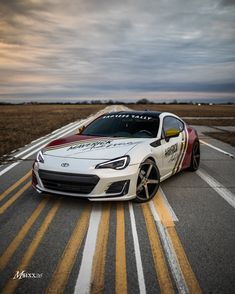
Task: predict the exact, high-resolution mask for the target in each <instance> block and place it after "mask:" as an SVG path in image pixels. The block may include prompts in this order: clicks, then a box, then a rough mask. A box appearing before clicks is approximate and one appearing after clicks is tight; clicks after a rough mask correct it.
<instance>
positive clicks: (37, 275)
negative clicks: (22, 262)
mask: <svg viewBox="0 0 235 294" xmlns="http://www.w3.org/2000/svg"><path fill="white" fill-rule="evenodd" d="M42 276H43V273H28V272H26V271H25V270H23V271H21V272H20V271H17V272H16V273H15V275H14V277H13V280H16V279H18V280H22V279H41V278H42Z"/></svg>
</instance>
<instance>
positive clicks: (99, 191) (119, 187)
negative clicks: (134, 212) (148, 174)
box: [33, 162, 139, 201]
mask: <svg viewBox="0 0 235 294" xmlns="http://www.w3.org/2000/svg"><path fill="white" fill-rule="evenodd" d="M138 170H139V165H129V166H128V167H126V168H125V169H123V170H112V169H95V168H89V169H86V170H84V169H81V168H80V169H78V172H77V173H75V172H74V169H73V170H66V172H65V171H64V169H63V168H57V169H52V167H51V166H46V165H45V164H41V163H38V162H36V163H35V164H34V167H33V187H34V188H35V189H36V190H37V191H38V192H44V193H52V194H58V195H65V196H75V197H81V198H88V199H89V200H91V201H107V200H109V201H120V200H130V199H133V198H135V197H136V183H137V177H138ZM48 175H49V176H48ZM48 179H49V181H48ZM51 179H52V181H51ZM79 181H80V182H79Z"/></svg>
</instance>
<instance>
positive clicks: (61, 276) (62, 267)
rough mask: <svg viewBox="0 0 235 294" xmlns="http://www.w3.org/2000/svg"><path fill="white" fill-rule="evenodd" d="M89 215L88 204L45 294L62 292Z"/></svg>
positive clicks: (85, 229)
mask: <svg viewBox="0 0 235 294" xmlns="http://www.w3.org/2000/svg"><path fill="white" fill-rule="evenodd" d="M90 213H91V205H89V204H88V205H87V206H86V207H85V209H84V211H83V212H82V214H81V216H80V218H79V219H78V221H77V224H76V226H75V228H74V230H73V233H72V235H71V237H70V239H69V241H68V243H67V245H66V247H65V249H64V252H63V254H62V256H61V258H60V260H59V263H58V264H57V267H56V270H55V272H54V274H53V276H52V278H51V281H50V283H49V286H48V288H47V292H46V293H57V294H59V293H63V292H64V289H65V286H66V283H67V280H68V278H69V275H70V272H71V270H72V268H73V265H74V263H75V261H76V257H77V254H78V252H79V249H80V247H81V244H82V241H83V239H84V237H85V234H86V231H87V227H88V223H89V218H90Z"/></svg>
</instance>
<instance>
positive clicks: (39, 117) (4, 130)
mask: <svg viewBox="0 0 235 294" xmlns="http://www.w3.org/2000/svg"><path fill="white" fill-rule="evenodd" d="M103 107H104V106H103V105H1V107H0V156H2V155H3V154H6V153H9V152H10V151H11V150H13V149H17V148H19V147H22V146H24V145H25V144H28V143H30V142H31V141H33V140H35V139H37V138H39V137H41V136H44V135H46V134H48V133H50V132H52V131H54V130H56V129H58V128H60V127H62V126H64V125H66V124H68V123H70V122H73V121H76V120H78V119H82V118H86V117H87V116H88V115H90V114H92V113H96V112H97V111H99V110H100V109H102V108H103Z"/></svg>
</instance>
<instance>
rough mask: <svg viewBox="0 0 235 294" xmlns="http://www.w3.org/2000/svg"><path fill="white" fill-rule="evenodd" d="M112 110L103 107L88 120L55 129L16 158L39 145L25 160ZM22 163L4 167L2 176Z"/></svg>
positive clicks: (24, 157) (0, 173)
mask: <svg viewBox="0 0 235 294" xmlns="http://www.w3.org/2000/svg"><path fill="white" fill-rule="evenodd" d="M110 111H112V107H109V106H107V107H105V108H104V109H102V110H101V111H99V112H97V113H96V114H94V115H91V116H89V117H88V118H87V119H86V120H80V121H78V122H74V123H72V125H71V124H69V125H67V127H63V128H61V129H58V132H57V130H56V131H55V132H56V133H55V134H51V136H49V137H47V138H45V139H43V140H40V141H39V142H38V143H36V144H33V146H31V147H29V148H27V149H26V150H23V151H22V152H20V153H18V154H17V155H16V156H15V158H19V157H20V156H21V155H23V154H25V153H27V152H28V151H30V150H32V149H34V148H35V147H37V146H39V145H40V146H39V147H38V148H36V149H35V150H33V151H31V152H30V153H28V154H26V155H25V156H23V157H22V158H21V160H24V159H26V158H28V157H29V156H31V155H32V154H34V153H36V152H37V151H39V150H41V149H42V148H43V147H44V146H46V145H47V144H48V143H49V142H50V141H51V140H52V139H58V138H61V137H63V136H65V135H67V134H69V133H72V132H73V131H74V130H76V129H77V128H79V127H81V126H82V125H86V124H88V123H90V121H92V120H94V119H95V118H96V117H98V116H99V115H101V114H103V113H105V112H110ZM42 143H44V144H42ZM19 163H20V161H18V162H15V163H12V164H11V165H9V166H7V167H6V168H4V169H3V170H1V171H0V176H2V175H3V174H5V173H6V172H8V171H9V170H11V169H12V168H13V167H15V166H16V165H18V164H19Z"/></svg>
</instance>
